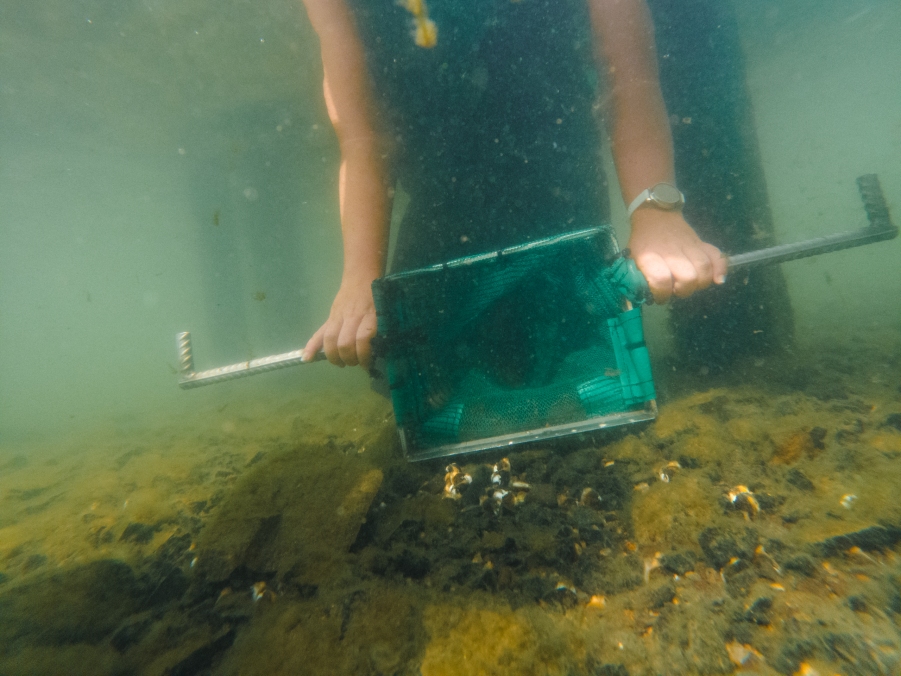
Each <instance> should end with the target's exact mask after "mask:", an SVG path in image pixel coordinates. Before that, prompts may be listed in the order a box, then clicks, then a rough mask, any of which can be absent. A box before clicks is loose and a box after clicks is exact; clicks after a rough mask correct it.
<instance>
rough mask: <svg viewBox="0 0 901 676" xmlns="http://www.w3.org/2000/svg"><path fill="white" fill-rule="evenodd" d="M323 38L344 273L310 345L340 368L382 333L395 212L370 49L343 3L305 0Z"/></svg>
mask: <svg viewBox="0 0 901 676" xmlns="http://www.w3.org/2000/svg"><path fill="white" fill-rule="evenodd" d="M304 5H305V6H306V9H307V14H308V15H309V17H310V21H311V22H312V24H313V28H314V29H315V30H316V33H317V34H318V35H319V40H320V47H321V51H322V65H323V70H324V72H325V77H324V82H323V90H324V93H325V102H326V106H327V108H328V114H329V118H330V119H331V122H332V125H333V126H334V128H335V132H336V134H337V136H338V143H339V145H340V148H341V168H340V175H339V199H340V205H341V234H342V238H343V242H344V270H343V274H342V276H341V287H340V288H339V290H338V294H337V295H336V297H335V300H334V302H333V304H332V309H331V312H330V314H329V319H328V321H326V323H325V324H323V325H322V327H321V328H320V329H319V330H318V331H317V332H316V333H315V334H314V335H313V337H312V338H311V339H310V341H309V342H308V343H307V345H306V347H305V356H306V358H308V359H309V358H312V356H313V354H314V353H315V352H317V351H318V350H319V349H320V348H324V349H325V352H326V355H328V358H329V361H331V362H332V363H333V364H338V365H340V366H344V365H349V366H354V365H356V364H358V363H360V364H363V366H368V365H369V360H370V354H371V353H370V347H369V341H370V339H371V338H372V336H374V335H375V330H376V322H375V307H374V304H373V301H372V291H371V288H370V285H371V284H372V281H373V280H374V279H376V278H378V277H380V276H381V275H382V274H384V271H385V257H386V252H387V248H388V226H389V222H390V213H391V198H390V196H389V194H390V193H389V185H388V179H389V177H388V169H387V164H386V160H385V148H384V146H383V143H382V140H381V137H380V135H379V133H378V130H377V128H376V124H375V118H374V114H373V111H372V96H371V92H370V84H369V79H368V76H367V71H366V62H365V57H364V53H363V46H362V44H361V43H360V40H359V38H358V36H357V33H356V28H355V26H354V22H353V17H352V16H351V13H350V10H349V9H348V8H347V6H346V5H345V3H344V2H343V0H304Z"/></svg>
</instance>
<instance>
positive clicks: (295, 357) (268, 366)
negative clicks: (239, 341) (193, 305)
mask: <svg viewBox="0 0 901 676" xmlns="http://www.w3.org/2000/svg"><path fill="white" fill-rule="evenodd" d="M175 340H176V342H177V343H178V386H179V387H180V388H182V389H183V390H190V389H193V388H195V387H201V386H203V385H214V384H215V383H222V382H225V381H226V380H236V379H237V378H246V377H247V376H253V375H256V374H257V373H266V372H267V371H277V370H278V369H284V368H288V367H289V366H298V365H300V364H312V363H313V362H315V361H322V360H323V359H325V352H322V351H320V352H317V353H316V354H315V355H314V356H313V359H312V360H311V361H309V362H305V361H303V359H301V355H303V350H292V351H291V352H284V353H282V354H274V355H272V356H271V357H260V358H259V359H251V360H249V361H242V362H238V363H237V364H231V365H229V366H220V367H219V368H216V369H210V370H208V371H195V370H194V352H193V349H192V347H191V334H190V332H188V331H184V332H183V333H179V334H178V335H176V336H175Z"/></svg>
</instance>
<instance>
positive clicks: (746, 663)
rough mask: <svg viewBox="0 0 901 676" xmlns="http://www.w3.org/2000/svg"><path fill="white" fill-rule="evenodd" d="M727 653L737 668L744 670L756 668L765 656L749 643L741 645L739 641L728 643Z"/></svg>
mask: <svg viewBox="0 0 901 676" xmlns="http://www.w3.org/2000/svg"><path fill="white" fill-rule="evenodd" d="M726 652H727V653H728V654H729V659H730V660H732V662H733V663H734V664H735V665H736V666H739V667H743V668H753V667H756V666H758V665H759V664H760V663H761V662H762V660H763V655H761V654H760V653H759V652H757V651H756V650H754V648H752V647H751V646H749V645H748V644H747V643H739V642H738V641H732V642H731V643H727V644H726Z"/></svg>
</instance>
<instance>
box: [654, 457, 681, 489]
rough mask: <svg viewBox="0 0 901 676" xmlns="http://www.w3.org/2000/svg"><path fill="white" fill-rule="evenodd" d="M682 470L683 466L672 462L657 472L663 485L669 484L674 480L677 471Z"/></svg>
mask: <svg viewBox="0 0 901 676" xmlns="http://www.w3.org/2000/svg"><path fill="white" fill-rule="evenodd" d="M678 469H682V465H680V464H679V463H678V462H676V461H675V460H670V461H669V462H668V463H666V464H665V465H664V466H663V467H661V468H660V469H658V470H657V478H658V479H660V480H661V481H662V482H663V483H665V484H668V483H669V480H670V479H672V478H673V475H675V473H676V470H678Z"/></svg>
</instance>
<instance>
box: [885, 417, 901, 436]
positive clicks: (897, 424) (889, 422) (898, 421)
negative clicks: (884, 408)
mask: <svg viewBox="0 0 901 676" xmlns="http://www.w3.org/2000/svg"><path fill="white" fill-rule="evenodd" d="M882 426H883V427H893V428H895V429H896V430H898V431H899V432H901V413H892V414H891V415H889V416H888V417H887V418H886V419H885V422H884V423H882Z"/></svg>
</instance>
